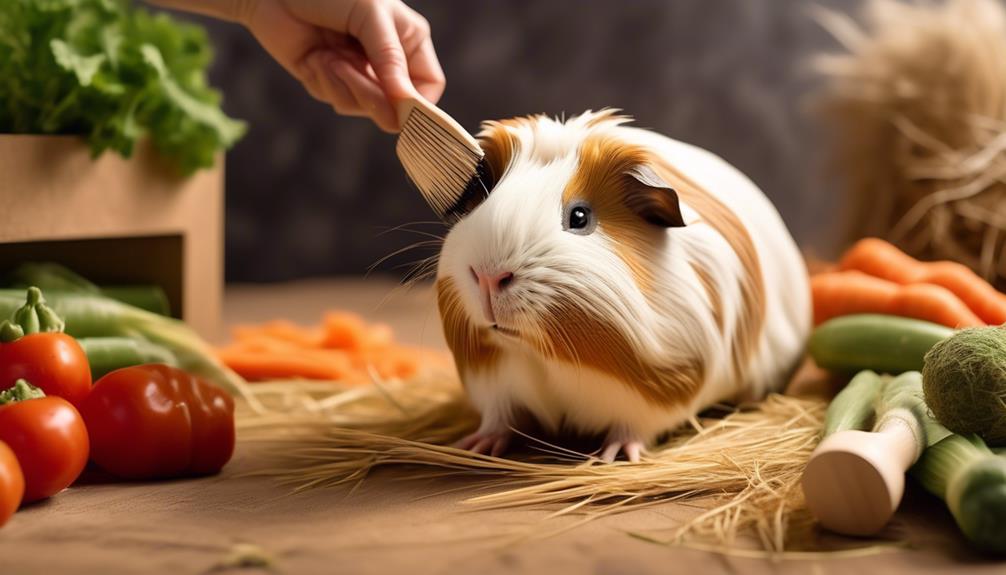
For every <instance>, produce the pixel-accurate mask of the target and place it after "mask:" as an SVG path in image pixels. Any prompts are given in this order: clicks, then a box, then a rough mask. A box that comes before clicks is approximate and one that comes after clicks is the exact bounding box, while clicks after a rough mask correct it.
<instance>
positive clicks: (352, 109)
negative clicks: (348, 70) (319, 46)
mask: <svg viewBox="0 0 1006 575" xmlns="http://www.w3.org/2000/svg"><path fill="white" fill-rule="evenodd" d="M334 58H336V56H335V55H333V54H331V53H327V52H315V53H313V54H311V55H310V56H308V59H307V66H308V67H309V68H310V69H311V74H312V77H313V78H314V79H315V82H314V89H313V90H312V87H311V85H309V84H307V83H305V84H304V85H305V87H307V88H308V92H309V93H311V95H312V96H313V97H314V98H315V99H316V100H320V101H322V102H325V103H327V104H330V105H331V106H332V108H333V109H335V111H336V112H337V113H339V114H342V115H344V116H366V115H367V114H366V113H365V112H364V111H363V108H362V107H361V106H360V104H359V102H357V101H356V98H355V97H354V96H353V93H352V92H351V91H350V89H349V86H347V85H346V83H345V82H343V81H342V80H340V79H339V78H338V77H337V76H336V75H335V73H334V71H333V69H332V68H333V66H332V61H333V59H334Z"/></svg>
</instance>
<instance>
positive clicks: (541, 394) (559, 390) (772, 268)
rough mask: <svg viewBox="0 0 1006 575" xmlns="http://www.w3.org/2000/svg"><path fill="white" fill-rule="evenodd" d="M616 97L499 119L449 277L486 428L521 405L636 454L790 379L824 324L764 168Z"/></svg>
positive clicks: (504, 443) (482, 449)
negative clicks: (484, 190)
mask: <svg viewBox="0 0 1006 575" xmlns="http://www.w3.org/2000/svg"><path fill="white" fill-rule="evenodd" d="M629 121H630V119H629V118H627V117H625V116H620V115H617V114H616V112H615V111H613V110H603V111H600V112H589V111H588V112H586V113H584V114H582V115H580V116H577V117H574V118H570V119H568V120H566V121H560V120H556V119H550V118H547V117H544V116H533V117H524V118H515V119H510V120H504V121H499V122H486V123H484V124H483V126H482V132H481V133H480V134H479V140H480V143H481V145H482V147H483V150H484V151H485V160H486V162H487V164H488V169H489V172H490V173H491V175H492V179H493V182H494V185H492V186H491V188H490V189H489V193H488V194H486V195H485V198H484V199H482V200H481V201H480V203H477V205H474V206H470V208H471V209H470V211H469V212H468V213H467V214H466V215H465V216H464V217H463V218H462V219H461V220H460V221H458V222H457V223H456V224H455V225H454V226H453V227H452V228H451V229H450V231H449V232H448V234H447V236H446V238H445V240H444V243H443V246H442V248H441V253H440V258H439V263H438V264H437V280H436V290H437V298H438V305H439V310H440V316H441V320H442V323H443V328H444V333H445V336H446V339H447V343H448V346H449V347H450V349H451V352H452V353H453V355H454V359H455V363H456V365H457V369H458V372H459V375H460V378H461V381H462V383H463V385H464V388H465V390H466V392H467V394H468V397H469V399H470V400H471V403H472V404H473V405H474V406H475V408H476V409H477V410H478V411H479V413H480V414H481V424H480V426H479V428H478V430H477V431H475V432H474V433H473V434H471V435H469V436H468V437H466V438H464V439H462V440H461V441H459V442H458V443H457V444H456V445H457V446H459V447H461V448H462V449H470V450H472V451H475V452H479V453H487V454H492V455H497V456H498V455H500V454H502V453H503V452H505V450H506V449H507V447H508V443H509V440H510V437H511V433H512V431H513V429H514V428H515V427H517V426H518V424H519V418H521V417H522V416H526V415H530V416H532V417H534V418H535V419H536V420H537V421H538V422H539V423H540V424H541V426H542V427H543V428H544V429H546V430H549V431H551V432H557V431H560V430H570V431H575V432H578V433H583V434H598V435H604V436H605V437H606V439H605V444H604V445H603V446H602V448H601V449H600V458H601V459H603V460H604V461H608V462H611V461H613V460H614V459H615V458H616V457H617V456H618V455H619V453H620V452H623V453H624V454H625V456H626V457H627V458H628V459H629V460H630V461H638V460H639V458H640V453H641V451H644V450H645V449H646V448H647V447H648V446H650V445H652V443H653V442H654V441H655V440H656V439H657V438H658V437H659V436H660V435H661V434H662V433H664V432H666V431H668V430H672V429H673V428H675V427H677V426H679V425H681V424H682V423H683V422H686V421H687V420H688V419H689V418H691V417H693V416H694V415H695V414H697V413H699V412H700V411H702V410H703V409H705V408H707V407H709V406H711V405H713V404H716V403H720V402H724V401H746V400H756V399H759V398H761V397H763V396H764V395H765V394H766V393H768V392H770V391H773V390H779V389H780V388H781V387H782V386H783V385H785V383H786V381H787V379H788V376H789V374H791V372H792V371H793V370H794V369H795V367H796V366H797V364H798V363H799V361H800V360H801V357H802V354H803V350H804V345H805V341H806V338H807V335H808V332H809V330H810V325H811V304H810V291H809V287H808V279H807V270H806V267H805V265H804V262H803V259H802V257H801V255H800V252H799V250H798V249H797V246H796V244H795V243H794V241H793V238H792V237H791V236H790V234H789V232H788V231H787V229H786V226H785V224H784V223H783V221H782V219H781V218H780V216H779V214H778V212H777V211H776V210H775V208H774V207H773V206H772V204H771V203H770V202H769V200H768V199H767V198H766V197H765V196H764V195H763V194H762V192H761V191H760V190H759V189H758V188H757V187H756V186H755V184H754V183H752V182H751V181H750V180H749V179H748V178H746V177H745V176H744V175H743V174H741V173H740V172H739V171H738V170H736V169H735V168H733V167H732V166H730V165H729V164H728V163H726V162H725V161H724V160H722V159H720V158H719V157H717V156H715V155H713V154H711V153H710V152H707V151H705V150H702V149H699V148H696V147H694V146H691V145H688V144H684V143H682V142H678V141H675V140H672V139H670V138H666V137H664V136H661V135H658V134H656V133H653V132H649V131H646V130H642V129H639V128H634V127H629V126H627V125H626V124H627V123H628V122H629Z"/></svg>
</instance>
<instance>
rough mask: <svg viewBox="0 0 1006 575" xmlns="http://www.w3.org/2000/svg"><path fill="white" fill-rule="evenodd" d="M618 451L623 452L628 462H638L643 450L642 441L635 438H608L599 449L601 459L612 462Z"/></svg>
mask: <svg viewBox="0 0 1006 575" xmlns="http://www.w3.org/2000/svg"><path fill="white" fill-rule="evenodd" d="M619 452H624V453H625V457H626V458H627V459H628V460H629V461H630V462H632V463H639V458H640V456H641V455H642V452H643V442H642V441H639V440H635V439H630V440H625V439H609V440H608V441H607V443H605V445H604V448H603V449H602V450H601V461H603V462H605V463H614V462H615V458H616V457H618V453H619Z"/></svg>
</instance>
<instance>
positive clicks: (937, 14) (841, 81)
mask: <svg viewBox="0 0 1006 575" xmlns="http://www.w3.org/2000/svg"><path fill="white" fill-rule="evenodd" d="M815 13H816V16H817V18H818V20H819V21H820V22H821V23H822V24H823V25H824V26H825V28H827V29H828V30H829V31H830V32H831V33H832V34H833V35H834V36H835V38H837V39H838V40H839V41H840V43H841V44H842V45H843V46H844V47H845V48H846V50H847V51H848V52H847V53H845V54H832V55H821V56H818V57H816V58H815V59H814V61H813V64H814V67H815V69H816V70H817V71H818V72H820V73H821V74H822V75H823V76H824V79H825V87H824V90H823V92H822V94H821V95H820V98H819V100H818V104H819V110H820V112H821V113H822V116H823V118H824V119H825V121H826V125H827V126H828V127H829V129H830V135H831V136H832V140H833V142H832V143H833V144H834V146H833V156H834V157H833V164H834V165H833V168H834V169H835V171H836V175H838V176H839V177H840V178H842V179H844V180H845V185H846V188H847V190H846V193H847V197H848V204H849V212H848V214H847V220H848V222H847V226H846V227H847V231H848V238H847V239H848V240H850V241H852V240H854V239H857V238H860V237H862V236H867V235H872V236H880V237H886V238H887V239H889V240H891V241H892V242H894V243H895V244H897V245H898V246H899V247H901V248H902V249H904V250H905V251H907V252H908V253H910V254H912V255H914V256H916V257H919V258H921V259H951V260H956V261H959V262H961V263H964V264H966V265H968V266H969V267H971V268H972V269H974V270H975V271H976V272H977V273H979V274H980V275H982V276H983V277H985V278H986V279H988V280H989V281H992V282H993V283H995V284H996V285H997V287H999V288H1000V289H1003V288H1006V249H1004V247H1006V234H1004V232H1006V180H1004V178H1006V155H1004V151H1006V12H1004V10H1003V7H1002V5H1001V4H1000V3H999V2H997V1H996V0H945V1H942V2H935V3H934V2H913V3H907V2H902V1H897V0H870V1H869V2H867V3H866V4H865V8H864V14H863V19H864V21H865V26H864V27H860V26H859V25H857V24H856V23H855V22H853V20H852V19H850V18H848V17H847V16H844V15H840V14H837V13H834V12H830V11H826V10H823V9H819V10H817V11H816V12H815Z"/></svg>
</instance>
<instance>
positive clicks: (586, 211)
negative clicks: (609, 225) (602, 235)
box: [562, 203, 597, 236]
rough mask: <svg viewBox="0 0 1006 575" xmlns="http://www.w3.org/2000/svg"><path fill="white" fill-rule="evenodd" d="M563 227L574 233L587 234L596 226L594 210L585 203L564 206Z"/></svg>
mask: <svg viewBox="0 0 1006 575" xmlns="http://www.w3.org/2000/svg"><path fill="white" fill-rule="evenodd" d="M562 227H563V229H564V230H566V231H568V232H572V233H574V234H580V235H584V236H585V235H587V234H589V233H591V232H593V231H594V228H595V227H597V222H596V218H595V217H594V212H593V211H592V210H591V209H590V206H589V205H587V204H585V203H575V204H572V205H570V206H569V207H568V208H566V217H565V221H564V222H563V226H562Z"/></svg>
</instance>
